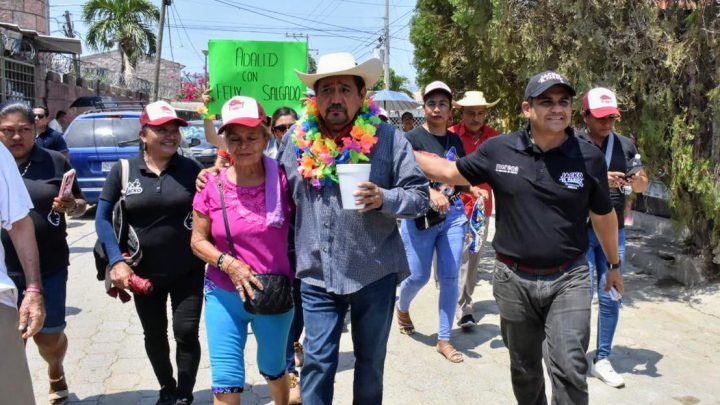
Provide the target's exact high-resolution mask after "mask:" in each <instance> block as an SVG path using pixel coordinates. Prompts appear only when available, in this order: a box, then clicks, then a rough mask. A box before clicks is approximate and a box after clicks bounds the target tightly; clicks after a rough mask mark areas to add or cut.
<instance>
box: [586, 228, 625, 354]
mask: <svg viewBox="0 0 720 405" xmlns="http://www.w3.org/2000/svg"><path fill="white" fill-rule="evenodd" d="M588 239H589V241H590V243H589V245H590V247H589V248H588V251H587V260H588V266H589V267H590V280H591V284H592V285H591V287H590V296H591V297H592V294H594V293H595V289H596V288H597V292H598V301H599V304H600V305H599V306H600V311H599V312H598V325H597V329H598V332H597V352H596V353H595V360H602V359H605V358H608V357H610V351H611V350H612V341H613V337H615V329H617V324H618V319H619V317H620V303H621V302H622V300H620V301H613V300H612V299H611V298H610V294H608V293H606V292H605V279H606V276H607V258H606V257H605V252H603V250H602V246H600V241H599V240H598V238H597V235H595V232H594V231H593V229H592V228H590V229H588ZM618 252H619V253H620V260H621V262H622V265H621V267H620V271H621V272H622V271H623V268H624V267H625V228H622V229H619V230H618Z"/></svg>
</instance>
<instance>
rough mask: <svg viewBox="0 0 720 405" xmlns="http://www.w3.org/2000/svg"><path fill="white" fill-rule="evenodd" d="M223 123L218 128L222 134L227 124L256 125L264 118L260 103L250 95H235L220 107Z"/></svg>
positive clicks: (263, 120)
mask: <svg viewBox="0 0 720 405" xmlns="http://www.w3.org/2000/svg"><path fill="white" fill-rule="evenodd" d="M222 120H223V124H222V126H221V127H220V129H219V130H218V134H222V133H223V131H225V129H226V128H227V126H228V125H233V124H235V125H243V126H246V127H256V126H258V125H260V124H262V123H263V122H265V120H266V115H265V110H263V108H262V105H260V103H258V102H257V100H255V99H254V98H252V97H245V96H235V97H233V98H231V99H230V100H228V101H226V102H225V104H224V105H223V107H222Z"/></svg>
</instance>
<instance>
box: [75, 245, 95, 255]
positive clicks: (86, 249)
mask: <svg viewBox="0 0 720 405" xmlns="http://www.w3.org/2000/svg"><path fill="white" fill-rule="evenodd" d="M92 251H93V248H92V247H86V246H72V247H70V254H77V253H90V252H92Z"/></svg>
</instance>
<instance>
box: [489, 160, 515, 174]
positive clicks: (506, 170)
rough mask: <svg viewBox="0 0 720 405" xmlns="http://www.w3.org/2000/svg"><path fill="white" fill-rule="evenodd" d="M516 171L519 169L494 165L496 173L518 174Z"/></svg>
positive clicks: (511, 166)
mask: <svg viewBox="0 0 720 405" xmlns="http://www.w3.org/2000/svg"><path fill="white" fill-rule="evenodd" d="M518 170H520V169H519V168H518V167H517V166H513V165H504V164H500V163H498V164H496V165H495V171H496V172H498V173H508V174H518Z"/></svg>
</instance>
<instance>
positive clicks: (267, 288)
mask: <svg viewBox="0 0 720 405" xmlns="http://www.w3.org/2000/svg"><path fill="white" fill-rule="evenodd" d="M218 190H219V191H220V205H221V207H222V213H223V221H224V222H225V237H226V238H227V243H228V247H229V248H230V254H231V255H232V256H233V257H235V258H237V257H238V255H237V254H236V253H235V248H234V247H233V243H232V237H231V236H230V224H229V223H228V218H227V209H226V207H225V195H224V194H225V193H224V191H223V185H222V180H218ZM254 275H255V278H257V279H258V280H259V281H260V283H261V284H262V285H263V289H262V290H260V289H258V288H257V287H255V286H254V285H253V284H252V283H250V285H251V286H252V289H253V293H254V294H255V299H250V296H249V295H248V294H245V303H244V304H243V305H244V307H245V311H247V312H249V313H251V314H257V315H276V314H284V313H285V312H287V311H289V310H291V309H292V308H293V306H294V303H293V297H292V286H291V285H290V279H288V278H287V276H285V275H282V274H257V273H254Z"/></svg>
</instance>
